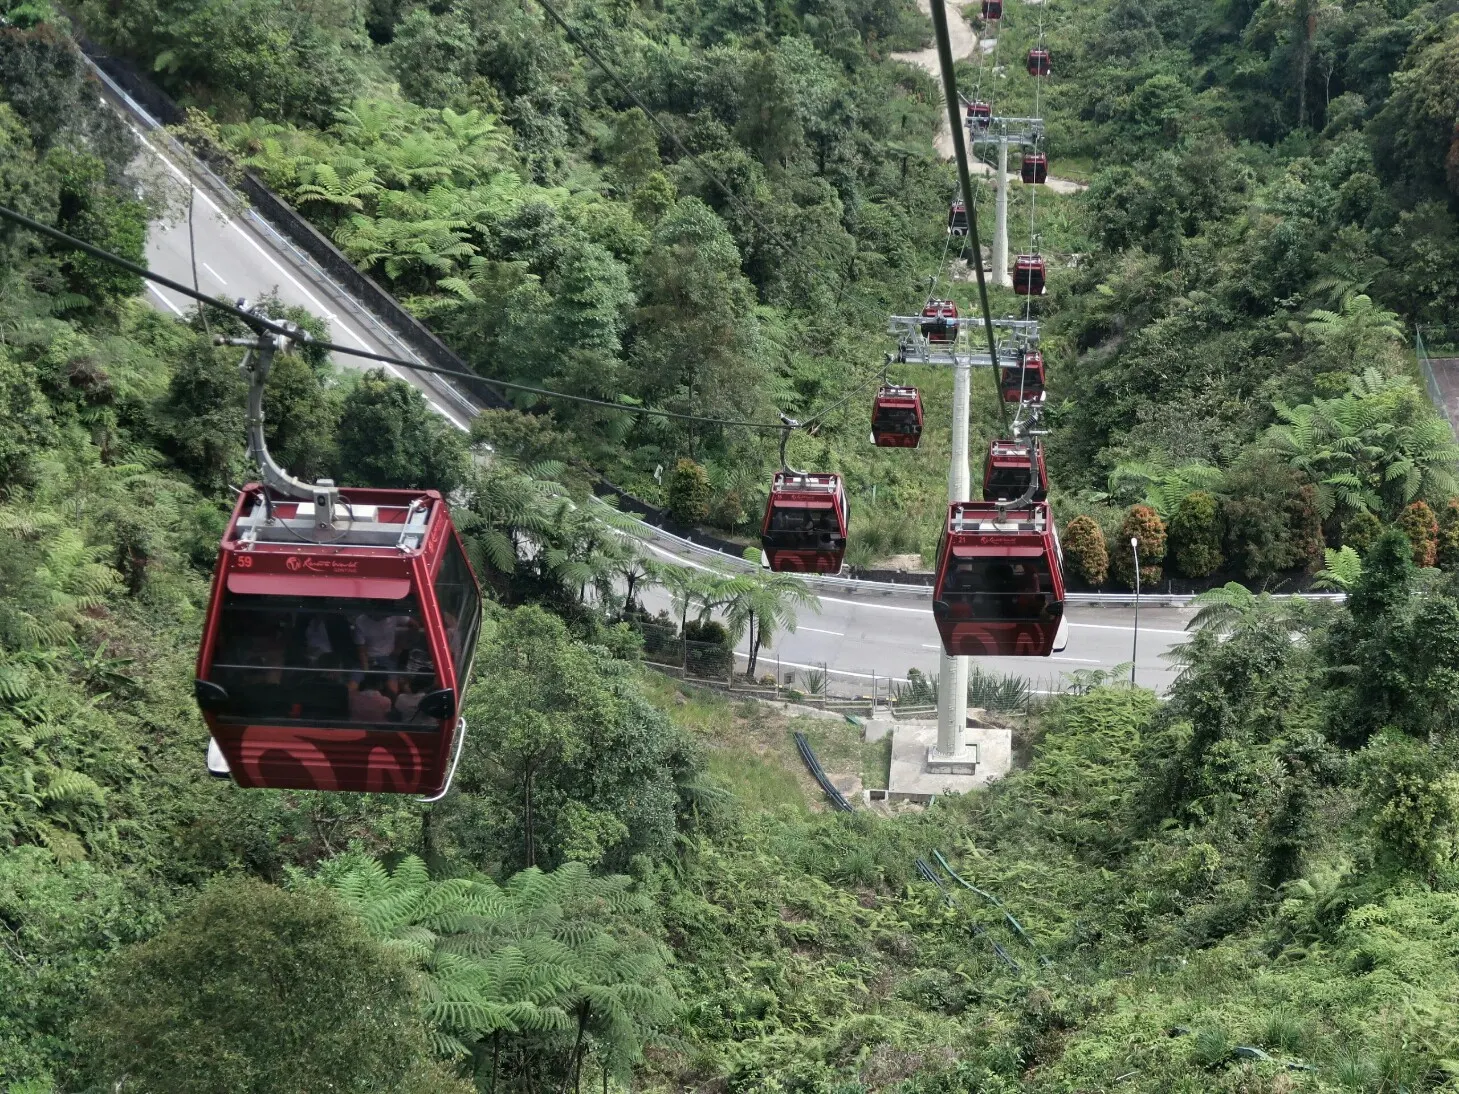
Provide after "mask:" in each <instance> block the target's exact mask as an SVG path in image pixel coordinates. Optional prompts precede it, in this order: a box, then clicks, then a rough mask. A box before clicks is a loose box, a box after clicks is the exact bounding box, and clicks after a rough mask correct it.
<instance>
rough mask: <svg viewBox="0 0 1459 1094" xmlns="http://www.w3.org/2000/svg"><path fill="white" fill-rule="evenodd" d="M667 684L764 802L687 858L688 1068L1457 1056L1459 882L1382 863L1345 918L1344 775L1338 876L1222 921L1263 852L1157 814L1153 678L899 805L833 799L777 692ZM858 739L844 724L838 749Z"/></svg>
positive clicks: (1382, 1080) (1243, 1070)
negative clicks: (938, 859) (985, 895)
mask: <svg viewBox="0 0 1459 1094" xmlns="http://www.w3.org/2000/svg"><path fill="white" fill-rule="evenodd" d="M668 709H669V710H670V711H671V714H672V716H673V717H674V718H675V719H676V720H677V721H679V722H680V724H682V725H684V726H686V727H687V728H690V729H692V730H694V731H695V732H701V733H702V732H710V733H712V734H713V747H714V748H715V749H716V750H717V751H718V753H719V755H717V757H716V759H715V761H713V763H712V768H713V770H715V771H716V772H717V773H720V774H721V777H722V778H723V779H724V780H725V781H726V782H727V783H728V784H729V785H730V786H731V787H733V789H734V791H735V793H736V795H737V796H738V797H739V799H740V801H741V802H742V804H743V806H744V809H745V815H744V818H743V819H742V820H741V821H740V822H739V823H738V825H737V826H736V827H735V830H734V831H733V832H731V833H727V834H725V835H723V836H722V837H720V838H718V839H716V840H714V841H712V842H710V841H705V842H701V843H700V844H699V845H698V846H697V847H696V848H695V850H694V853H693V854H692V855H691V856H690V857H689V858H688V860H687V861H686V862H685V864H684V865H683V866H681V867H680V868H679V870H678V871H676V876H671V875H669V874H668V873H667V872H665V873H663V874H661V875H660V880H659V884H660V886H661V887H662V892H661V894H660V897H661V900H662V901H663V903H664V906H665V908H666V914H667V916H668V921H669V924H670V932H671V938H672V940H673V942H674V945H675V948H676V951H677V953H678V956H679V962H680V967H679V973H678V975H679V977H680V978H681V985H682V989H683V990H684V992H685V997H686V999H688V1000H689V1001H690V1002H689V1005H688V1008H687V1010H686V1014H685V1019H684V1022H685V1026H686V1027H687V1028H686V1035H687V1039H688V1046H689V1047H687V1048H686V1049H685V1050H684V1052H682V1053H679V1054H671V1055H669V1056H661V1057H659V1058H658V1064H657V1066H658V1067H659V1069H660V1070H661V1072H662V1075H661V1080H660V1081H661V1085H663V1086H665V1087H669V1086H673V1087H675V1088H683V1086H687V1085H698V1084H700V1083H702V1082H704V1081H705V1080H708V1079H710V1078H711V1077H713V1076H716V1075H719V1076H725V1077H726V1078H727V1079H728V1083H729V1087H728V1088H729V1089H734V1090H746V1091H771V1090H776V1091H779V1090H806V1091H823V1090H824V1091H832V1090H835V1091H853V1090H878V1091H879V1090H892V1089H896V1090H899V1091H904V1092H911V1091H918V1092H920V1091H964V1090H966V1091H974V1090H976V1091H998V1090H1012V1089H1029V1090H1037V1091H1060V1092H1070V1094H1072V1092H1075V1091H1092V1090H1110V1089H1115V1088H1118V1089H1120V1090H1132V1091H1150V1092H1152V1094H1154V1092H1157V1091H1159V1092H1164V1091H1190V1092H1195V1091H1209V1090H1222V1091H1298V1090H1301V1091H1328V1090H1332V1091H1336V1090H1370V1091H1379V1090H1397V1089H1400V1088H1402V1087H1407V1088H1408V1089H1417V1088H1418V1087H1419V1086H1420V1085H1423V1084H1424V1083H1425V1078H1424V1077H1425V1076H1428V1079H1427V1082H1428V1083H1430V1084H1432V1083H1434V1082H1441V1081H1442V1074H1443V1071H1442V1068H1443V1067H1444V1066H1446V1065H1444V1064H1443V1063H1442V1062H1441V1061H1442V1059H1443V1057H1444V1056H1445V1054H1446V1053H1447V1051H1448V1047H1447V1046H1448V1045H1449V1044H1450V1043H1451V1042H1452V1038H1453V1036H1454V1033H1455V1030H1454V1024H1453V1019H1452V1017H1451V1016H1450V1014H1449V1012H1448V1009H1447V1005H1446V1004H1445V1003H1444V1000H1445V999H1446V998H1448V997H1449V993H1450V992H1451V991H1452V989H1453V987H1454V986H1455V984H1456V982H1459V981H1456V977H1459V970H1456V968H1455V964H1454V961H1453V959H1452V957H1451V956H1450V955H1451V953H1452V950H1451V949H1450V947H1452V946H1453V945H1454V944H1455V939H1456V935H1455V934H1454V931H1455V926H1454V923H1455V920H1454V918H1453V917H1454V913H1455V912H1456V911H1459V898H1456V897H1454V896H1453V895H1452V894H1448V893H1433V892H1429V891H1427V890H1416V889H1413V888H1411V887H1406V886H1400V887H1398V888H1397V889H1395V890H1392V891H1382V890H1378V891H1375V892H1374V893H1373V894H1372V903H1371V904H1370V905H1369V906H1368V907H1366V908H1364V909H1363V910H1362V911H1360V912H1357V913H1355V914H1353V915H1351V916H1349V917H1348V919H1347V921H1346V922H1345V923H1344V924H1343V925H1342V927H1341V928H1340V929H1339V930H1337V931H1335V932H1333V931H1331V930H1327V931H1323V930H1320V929H1318V928H1317V926H1316V924H1317V923H1318V922H1319V920H1320V919H1321V913H1320V912H1319V911H1318V909H1319V908H1320V907H1321V906H1322V903H1323V900H1324V893H1323V892H1322V891H1321V890H1322V887H1323V884H1324V883H1323V881H1322V879H1323V878H1328V879H1331V878H1332V877H1333V876H1334V874H1335V872H1336V871H1337V870H1338V869H1339V868H1340V867H1341V866H1342V865H1344V864H1345V863H1347V862H1348V861H1349V858H1350V853H1351V848H1352V846H1353V841H1354V839H1355V838H1361V837H1360V836H1358V834H1357V833H1356V832H1355V831H1354V830H1353V829H1351V828H1350V827H1349V826H1350V824H1351V822H1350V821H1349V820H1348V819H1347V818H1348V817H1349V816H1350V814H1351V803H1350V802H1348V801H1347V800H1346V799H1344V798H1343V797H1341V796H1337V797H1335V798H1333V800H1331V801H1330V802H1329V803H1328V804H1327V806H1326V807H1324V811H1323V812H1324V815H1325V817H1326V818H1327V820H1328V822H1329V826H1328V832H1327V834H1326V835H1325V836H1324V837H1322V838H1320V839H1319V840H1318V842H1317V844H1316V845H1315V846H1313V847H1312V848H1310V856H1311V861H1312V867H1311V870H1310V871H1309V875H1308V876H1309V877H1310V878H1312V879H1315V887H1314V886H1313V885H1312V884H1309V883H1307V882H1304V883H1300V884H1299V885H1297V886H1296V887H1294V888H1292V889H1291V890H1290V891H1289V895H1288V899H1287V900H1286V901H1285V902H1283V903H1282V904H1281V905H1280V907H1279V908H1278V909H1277V911H1276V912H1275V914H1273V915H1270V916H1258V917H1256V918H1254V919H1250V920H1248V921H1247V922H1248V923H1249V925H1247V926H1241V927H1238V928H1237V929H1236V930H1234V931H1231V932H1229V933H1223V932H1222V930H1221V929H1220V928H1219V927H1218V926H1216V924H1218V923H1219V922H1220V921H1221V920H1222V917H1223V916H1229V915H1231V914H1236V915H1237V917H1238V919H1240V918H1241V916H1242V913H1240V912H1234V911H1233V910H1234V909H1236V908H1239V907H1242V906H1244V902H1245V901H1247V900H1249V899H1250V895H1249V894H1250V886H1249V882H1247V881H1246V880H1245V879H1244V878H1243V877H1242V870H1241V868H1240V866H1239V864H1237V865H1236V868H1235V869H1234V870H1233V868H1232V867H1233V864H1232V863H1229V862H1221V861H1220V855H1219V853H1218V852H1217V851H1216V850H1215V849H1214V848H1213V847H1211V846H1210V845H1208V844H1204V843H1201V842H1200V841H1199V837H1196V836H1192V835H1191V834H1189V833H1184V832H1181V831H1178V830H1171V831H1169V832H1165V833H1161V832H1158V831H1157V832H1151V833H1149V834H1147V835H1144V836H1140V835H1137V834H1136V833H1135V831H1134V830H1133V829H1132V826H1131V814H1130V809H1131V800H1132V795H1133V792H1134V790H1135V789H1136V787H1137V785H1138V782H1139V774H1138V771H1137V767H1136V762H1137V756H1138V753H1139V751H1140V748H1141V745H1142V740H1141V727H1142V726H1143V725H1144V723H1145V722H1146V721H1147V720H1148V718H1149V716H1150V714H1151V712H1152V711H1153V709H1154V701H1153V698H1152V697H1151V696H1149V695H1148V694H1147V693H1133V694H1132V693H1130V692H1128V691H1112V690H1104V691H1099V692H1096V693H1093V694H1092V695H1089V696H1086V697H1082V698H1066V699H1063V700H1061V701H1060V702H1059V703H1058V704H1057V705H1056V706H1055V707H1054V708H1053V709H1052V711H1051V712H1050V713H1049V714H1047V715H1046V716H1045V718H1044V719H1043V723H1042V728H1043V730H1044V734H1043V737H1042V739H1041V741H1040V742H1039V745H1038V748H1037V750H1036V754H1035V758H1034V760H1033V762H1032V763H1031V765H1030V766H1029V767H1028V768H1027V769H1026V770H1023V771H1019V772H1016V773H1014V774H1013V775H1012V776H1011V777H1010V778H1009V779H1007V780H1006V781H1005V782H1003V783H1002V784H1000V785H998V786H996V787H995V788H993V789H992V790H991V791H989V792H987V793H982V794H977V795H972V796H969V797H965V798H947V799H942V800H940V801H939V803H938V804H937V805H936V806H935V807H933V808H932V809H931V810H928V811H925V812H920V813H917V814H913V815H906V816H901V817H898V818H896V819H892V818H886V817H876V816H873V815H869V814H867V813H865V812H858V813H857V814H855V815H852V816H844V815H833V814H824V813H816V812H808V811H807V810H806V809H805V807H804V795H805V794H806V793H807V785H806V780H805V779H804V776H803V774H802V773H801V772H800V770H799V761H798V759H797V757H795V755H794V753H793V750H791V749H789V748H787V747H786V746H785V743H784V742H785V737H786V730H788V728H789V727H788V726H785V725H783V724H782V725H778V726H775V728H774V730H773V732H771V733H770V735H769V739H768V740H767V736H766V727H767V724H769V723H773V722H774V721H775V720H774V719H767V718H765V717H764V716H763V715H760V714H757V713H755V712H752V711H750V710H748V709H746V708H744V707H732V706H730V705H729V704H727V703H725V702H723V701H720V700H718V699H713V698H706V697H705V696H703V695H696V696H695V697H693V698H692V699H690V700H688V701H685V702H678V701H675V700H674V699H673V697H672V694H671V695H670V698H669V702H668ZM777 742H778V747H777ZM851 751H852V745H851V744H850V743H849V742H848V743H846V744H844V745H841V746H839V753H838V751H837V749H836V746H831V745H829V743H828V746H827V747H826V748H825V749H824V750H823V751H822V756H823V758H824V757H825V756H826V755H828V754H829V755H838V754H839V755H843V756H848V757H849V755H850V753H851ZM828 766H829V765H828ZM772 787H773V789H770V788H772ZM933 849H940V850H941V851H942V852H943V853H944V854H945V855H947V856H948V858H949V860H950V861H951V862H952V863H953V864H954V866H955V867H956V868H957V869H958V870H959V871H960V872H961V873H962V875H963V876H964V877H965V878H966V879H968V880H970V881H971V882H973V883H974V884H976V885H978V886H979V887H981V888H983V889H985V890H986V891H988V892H990V893H992V894H994V895H996V896H998V897H999V898H1000V899H1002V900H1003V901H1004V902H1005V904H1006V906H1007V907H1008V909H1009V910H1010V911H1012V912H1013V913H1014V914H1015V915H1016V916H1017V918H1018V919H1019V920H1020V921H1021V923H1022V924H1023V925H1024V926H1025V927H1026V929H1027V930H1028V932H1029V933H1030V935H1031V936H1032V938H1033V939H1034V941H1035V943H1036V945H1037V947H1038V950H1039V952H1040V953H1041V954H1042V955H1043V956H1045V957H1046V958H1047V959H1048V965H1047V967H1043V966H1041V964H1040V961H1039V956H1038V954H1036V953H1035V952H1034V950H1033V949H1032V948H1031V947H1030V946H1029V945H1028V944H1027V943H1025V942H1024V941H1023V940H1021V939H1020V938H1019V937H1018V936H1017V935H1015V934H1014V933H1013V932H1012V930H1011V929H1010V928H1009V927H1008V925H1007V924H1006V922H1004V921H1003V920H1002V918H1001V916H1000V914H999V912H998V911H997V910H996V909H994V908H993V907H992V906H991V905H990V904H988V903H987V902H986V901H984V900H982V899H981V898H979V897H977V896H975V895H974V894H972V893H969V892H958V893H957V895H956V901H957V907H956V908H955V909H954V908H948V907H946V906H945V905H944V904H943V902H942V901H941V900H940V899H939V897H938V895H937V893H936V891H935V890H934V889H933V888H932V887H931V886H930V885H928V884H926V883H925V882H923V881H922V880H920V879H919V878H918V877H917V876H916V875H915V873H914V872H913V869H912V861H913V859H914V858H915V857H916V856H918V855H926V856H928V857H930V852H931V851H932V850H933ZM979 928H981V929H982V930H984V931H986V932H987V934H986V935H984V936H982V937H975V936H974V935H973V934H972V933H971V932H972V931H974V930H976V929H979ZM1324 935H1325V937H1324V938H1323V940H1322V941H1318V938H1319V936H1324ZM992 940H996V941H997V942H998V943H999V944H1001V945H1002V946H1003V947H1004V948H1005V950H1006V951H1007V952H1008V953H1009V954H1010V955H1011V956H1012V957H1013V958H1014V959H1015V960H1016V961H1017V962H1018V963H1019V966H1020V969H1019V971H1017V972H1014V971H1013V970H1012V969H1010V968H1008V967H1007V966H1006V965H1005V964H1003V963H1002V962H1001V960H1000V959H999V958H998V957H997V956H996V955H995V953H994V952H993V949H992V946H991V941H992ZM1238 1046H1245V1047H1241V1048H1239V1051H1238ZM1253 1049H1260V1050H1261V1052H1263V1053H1265V1054H1267V1055H1269V1056H1270V1057H1272V1059H1270V1060H1267V1059H1263V1058H1261V1054H1260V1053H1258V1052H1253V1051H1251V1050H1253ZM1288 1064H1291V1065H1293V1067H1292V1068H1289V1067H1288V1066H1287V1065H1288Z"/></svg>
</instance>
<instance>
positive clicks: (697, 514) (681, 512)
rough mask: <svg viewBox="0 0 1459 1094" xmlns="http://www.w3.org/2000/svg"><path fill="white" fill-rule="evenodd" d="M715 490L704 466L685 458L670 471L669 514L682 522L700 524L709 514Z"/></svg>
mask: <svg viewBox="0 0 1459 1094" xmlns="http://www.w3.org/2000/svg"><path fill="white" fill-rule="evenodd" d="M712 493H713V491H712V490H711V488H710V485H709V476H708V475H707V474H706V473H705V471H704V468H703V467H701V466H700V465H699V464H697V463H695V462H694V461H693V460H689V459H683V460H680V461H679V462H678V463H676V464H674V469H673V470H672V471H670V472H669V515H670V516H671V517H673V518H674V519H675V520H677V521H678V522H679V523H680V524H699V523H700V522H701V521H703V520H704V519H705V518H706V517H708V516H709V499H710V497H711V496H712Z"/></svg>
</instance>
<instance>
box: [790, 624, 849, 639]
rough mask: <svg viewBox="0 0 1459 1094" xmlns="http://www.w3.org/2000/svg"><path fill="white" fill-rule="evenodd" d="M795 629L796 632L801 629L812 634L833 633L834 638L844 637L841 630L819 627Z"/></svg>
mask: <svg viewBox="0 0 1459 1094" xmlns="http://www.w3.org/2000/svg"><path fill="white" fill-rule="evenodd" d="M795 630H796V633H797V634H799V633H800V632H801V631H810V632H811V633H812V634H829V635H833V636H834V637H836V638H845V637H846V635H845V634H844V633H843V632H841V631H823V630H821V629H820V628H819V627H797V628H796V629H795Z"/></svg>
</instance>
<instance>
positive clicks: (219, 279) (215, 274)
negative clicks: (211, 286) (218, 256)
mask: <svg viewBox="0 0 1459 1094" xmlns="http://www.w3.org/2000/svg"><path fill="white" fill-rule="evenodd" d="M203 269H205V270H207V271H208V273H210V274H212V275H213V279H214V280H215V281H217V282H218V284H220V285H222V286H223V287H224V288H225V289H226V288H227V287H228V282H226V281H224V280H223V278H222V276H221V275H220V274H219V273H218V271H217V270H215V269H213V267H211V266H209V265H208V264H207V263H206V262H204V263H203Z"/></svg>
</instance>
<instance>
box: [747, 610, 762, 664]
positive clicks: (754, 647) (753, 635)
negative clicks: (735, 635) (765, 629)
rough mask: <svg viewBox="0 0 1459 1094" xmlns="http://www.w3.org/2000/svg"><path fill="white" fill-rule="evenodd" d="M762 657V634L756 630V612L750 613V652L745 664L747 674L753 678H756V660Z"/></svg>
mask: <svg viewBox="0 0 1459 1094" xmlns="http://www.w3.org/2000/svg"><path fill="white" fill-rule="evenodd" d="M759 658H760V635H759V633H758V632H757V631H756V630H755V613H754V612H751V613H750V653H749V656H748V659H747V660H748V664H746V666H745V675H746V676H748V677H749V678H750V679H751V680H753V679H754V678H755V662H756V661H758V660H759Z"/></svg>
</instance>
